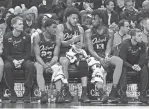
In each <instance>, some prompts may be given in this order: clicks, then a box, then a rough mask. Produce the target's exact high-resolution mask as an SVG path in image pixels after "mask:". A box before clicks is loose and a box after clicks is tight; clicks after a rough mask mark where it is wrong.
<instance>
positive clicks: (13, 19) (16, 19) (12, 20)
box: [11, 16, 23, 25]
mask: <svg viewBox="0 0 149 109" xmlns="http://www.w3.org/2000/svg"><path fill="white" fill-rule="evenodd" d="M18 20H21V21H23V18H22V17H20V16H16V17H14V18H12V19H11V25H14V24H16V22H17V21H18Z"/></svg>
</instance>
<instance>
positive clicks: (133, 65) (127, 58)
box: [120, 29, 148, 103]
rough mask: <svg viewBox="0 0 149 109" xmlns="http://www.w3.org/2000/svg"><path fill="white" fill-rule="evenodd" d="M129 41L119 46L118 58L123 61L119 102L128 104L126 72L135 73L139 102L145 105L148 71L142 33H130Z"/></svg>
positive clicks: (135, 31) (135, 30) (133, 30)
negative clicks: (138, 82)
mask: <svg viewBox="0 0 149 109" xmlns="http://www.w3.org/2000/svg"><path fill="white" fill-rule="evenodd" d="M130 35H131V39H127V40H125V41H124V42H122V44H121V48H120V58H122V59H123V61H124V64H123V65H124V66H123V71H122V75H121V79H120V94H121V97H120V98H121V100H120V101H121V102H122V103H128V99H127V97H126V90H127V76H126V74H127V72H128V71H135V72H137V75H140V79H141V83H140V92H141V93H140V102H142V103H147V102H148V100H147V98H146V90H147V86H148V71H147V67H146V65H145V63H146V46H145V43H144V42H143V41H142V33H141V30H139V29H132V30H131V31H130Z"/></svg>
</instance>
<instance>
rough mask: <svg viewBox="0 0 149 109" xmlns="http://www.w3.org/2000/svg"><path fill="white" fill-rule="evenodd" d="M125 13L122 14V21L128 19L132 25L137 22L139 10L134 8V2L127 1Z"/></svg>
mask: <svg viewBox="0 0 149 109" xmlns="http://www.w3.org/2000/svg"><path fill="white" fill-rule="evenodd" d="M124 5H125V7H124V9H123V12H122V13H121V14H120V19H126V20H128V21H129V22H130V23H132V24H134V23H135V22H137V14H138V10H137V9H135V8H134V5H133V1H132V0H125V2H124Z"/></svg>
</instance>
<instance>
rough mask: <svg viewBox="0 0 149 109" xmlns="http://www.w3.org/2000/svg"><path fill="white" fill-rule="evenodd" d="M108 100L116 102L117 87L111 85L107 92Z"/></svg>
mask: <svg viewBox="0 0 149 109" xmlns="http://www.w3.org/2000/svg"><path fill="white" fill-rule="evenodd" d="M108 102H110V103H118V99H117V88H115V87H113V86H112V90H111V92H110V94H109V99H108Z"/></svg>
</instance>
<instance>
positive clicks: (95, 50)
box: [85, 10, 123, 102]
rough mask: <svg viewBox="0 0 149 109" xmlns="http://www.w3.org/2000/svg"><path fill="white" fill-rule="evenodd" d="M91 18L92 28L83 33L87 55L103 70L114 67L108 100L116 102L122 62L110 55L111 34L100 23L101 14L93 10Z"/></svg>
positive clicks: (105, 100) (104, 100)
mask: <svg viewBox="0 0 149 109" xmlns="http://www.w3.org/2000/svg"><path fill="white" fill-rule="evenodd" d="M92 16H93V21H92V25H93V28H92V29H88V30H86V31H85V38H86V46H87V49H88V52H89V54H90V55H91V56H93V57H94V58H95V59H97V60H98V61H99V62H100V63H101V64H102V65H103V67H104V69H108V66H111V65H114V66H115V70H114V74H113V86H112V90H111V92H110V95H109V100H111V102H118V100H117V97H116V95H117V85H118V83H119V78H120V76H121V72H122V66H123V61H122V59H120V58H119V57H116V56H111V55H110V53H111V41H112V38H113V32H112V31H111V30H110V31H109V30H108V29H107V28H106V27H105V26H104V24H103V23H102V21H103V15H102V13H101V12H100V11H98V10H95V11H93V13H92ZM97 83H98V82H97ZM103 102H107V99H103Z"/></svg>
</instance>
